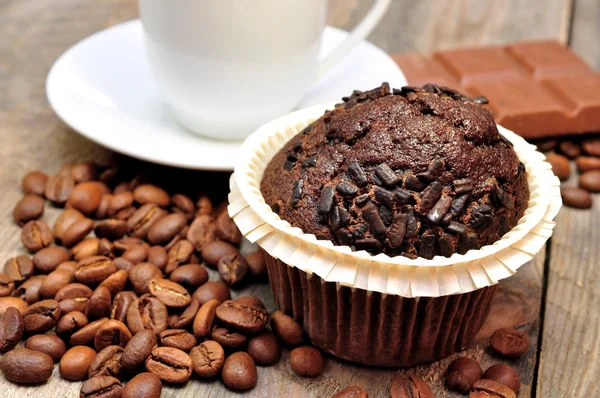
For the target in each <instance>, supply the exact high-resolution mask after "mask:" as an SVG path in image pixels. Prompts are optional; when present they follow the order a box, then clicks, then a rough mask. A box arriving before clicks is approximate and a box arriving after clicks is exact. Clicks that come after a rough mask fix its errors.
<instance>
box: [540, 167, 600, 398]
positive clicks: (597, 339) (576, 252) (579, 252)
mask: <svg viewBox="0 0 600 398" xmlns="http://www.w3.org/2000/svg"><path fill="white" fill-rule="evenodd" d="M572 174H573V175H572V177H571V179H570V180H569V181H568V182H567V184H569V185H576V184H577V174H576V173H575V170H573V173H572ZM594 196H595V197H594V201H595V203H594V207H593V208H592V209H591V210H576V209H570V208H565V207H564V208H563V209H562V210H561V211H560V213H559V215H558V217H557V219H556V224H557V225H556V229H555V231H554V235H553V237H552V243H551V249H552V250H551V252H550V264H549V265H550V269H549V275H548V294H547V296H546V313H545V322H544V326H543V331H544V334H543V340H542V343H543V344H542V351H541V358H540V370H539V382H538V385H537V393H538V394H537V395H538V396H539V397H598V396H600V380H599V379H598V375H599V374H600V362H598V357H599V356H600V267H598V259H600V247H599V245H598V242H600V230H599V229H598V220H599V219H600V202H599V195H594Z"/></svg>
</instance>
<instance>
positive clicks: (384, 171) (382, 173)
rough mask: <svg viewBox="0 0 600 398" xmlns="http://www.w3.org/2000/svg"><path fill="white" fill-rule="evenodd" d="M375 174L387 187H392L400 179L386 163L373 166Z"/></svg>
mask: <svg viewBox="0 0 600 398" xmlns="http://www.w3.org/2000/svg"><path fill="white" fill-rule="evenodd" d="M375 174H376V175H377V177H379V179H380V180H381V181H382V182H383V183H384V184H385V185H387V186H388V187H392V186H394V185H396V184H398V183H399V182H400V181H401V180H402V179H401V178H400V176H398V175H397V174H396V172H395V171H394V170H392V169H391V168H390V166H388V165H387V163H381V164H380V165H378V166H377V167H375Z"/></svg>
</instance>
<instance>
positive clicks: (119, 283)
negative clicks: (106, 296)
mask: <svg viewBox="0 0 600 398" xmlns="http://www.w3.org/2000/svg"><path fill="white" fill-rule="evenodd" d="M115 265H116V264H115ZM127 279H128V275H127V272H126V271H124V270H122V269H120V270H118V271H117V272H115V273H114V274H111V275H110V276H109V277H108V278H106V279H105V280H104V281H102V283H100V285H98V287H106V288H107V289H108V290H109V291H110V294H111V295H112V296H114V295H116V294H117V293H118V292H120V291H122V290H123V289H124V288H125V285H126V284H127Z"/></svg>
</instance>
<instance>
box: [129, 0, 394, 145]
mask: <svg viewBox="0 0 600 398" xmlns="http://www.w3.org/2000/svg"><path fill="white" fill-rule="evenodd" d="M390 1H391V0H376V1H375V3H374V5H373V7H372V8H371V10H370V11H369V13H368V14H367V16H366V17H365V18H364V19H363V20H362V21H361V23H360V24H359V25H358V26H357V27H356V28H355V29H354V30H353V31H352V32H351V34H350V35H349V36H348V38H347V39H346V40H345V41H344V42H342V43H341V44H340V46H339V47H337V48H336V49H335V50H334V51H333V52H332V53H331V55H330V56H328V57H327V58H326V59H325V60H323V61H322V62H321V63H320V64H319V60H318V55H319V47H320V44H321V35H322V33H323V29H324V28H325V24H326V14H327V0H175V1H174V0H139V7H140V16H141V20H142V23H143V26H144V32H145V40H144V41H145V47H146V52H147V56H148V60H149V65H150V70H151V72H152V75H153V77H154V79H155V80H156V83H157V84H158V87H159V88H160V90H161V92H162V95H163V97H164V100H165V102H166V103H167V104H168V105H169V107H170V108H171V110H172V113H173V115H174V116H175V119H176V120H177V121H178V122H179V124H181V125H182V126H183V127H185V128H186V129H187V130H189V131H192V132H194V133H196V134H199V135H203V136H208V137H212V138H217V139H225V140H235V139H242V138H244V137H246V136H248V135H249V134H250V133H252V131H253V130H254V129H255V128H257V127H258V126H260V125H261V124H263V123H265V122H267V121H269V120H271V119H274V118H276V117H278V116H281V115H282V114H285V113H287V112H289V111H290V110H292V109H293V108H294V107H295V106H296V105H297V104H298V103H299V102H300V100H301V99H302V97H303V95H304V94H305V93H306V91H307V90H308V88H309V87H310V85H311V84H312V83H313V82H314V81H315V80H316V79H317V78H318V77H319V76H322V75H323V74H324V73H325V72H326V71H327V70H329V69H330V68H331V67H332V66H333V65H334V64H335V63H336V62H337V61H338V60H339V59H340V58H342V57H343V56H344V55H345V54H346V53H347V52H348V51H349V50H350V49H352V47H353V46H354V45H356V44H357V43H358V42H359V41H360V40H362V39H364V38H365V37H366V36H367V35H368V34H369V33H370V32H371V30H372V29H373V28H374V27H375V26H376V25H377V23H378V22H379V20H380V19H381V17H382V16H383V14H384V13H385V11H386V9H387V7H388V6H389V3H390Z"/></svg>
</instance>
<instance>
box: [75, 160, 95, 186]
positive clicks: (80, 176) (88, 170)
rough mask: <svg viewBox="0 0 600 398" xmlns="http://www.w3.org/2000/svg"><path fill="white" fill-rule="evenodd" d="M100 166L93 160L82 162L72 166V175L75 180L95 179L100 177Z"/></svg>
mask: <svg viewBox="0 0 600 398" xmlns="http://www.w3.org/2000/svg"><path fill="white" fill-rule="evenodd" d="M99 171H100V168H99V167H98V165H96V164H94V163H92V162H81V163H77V164H75V165H73V167H71V176H72V177H73V179H74V180H75V182H77V183H80V182H86V181H93V180H95V179H97V178H98V174H99Z"/></svg>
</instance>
